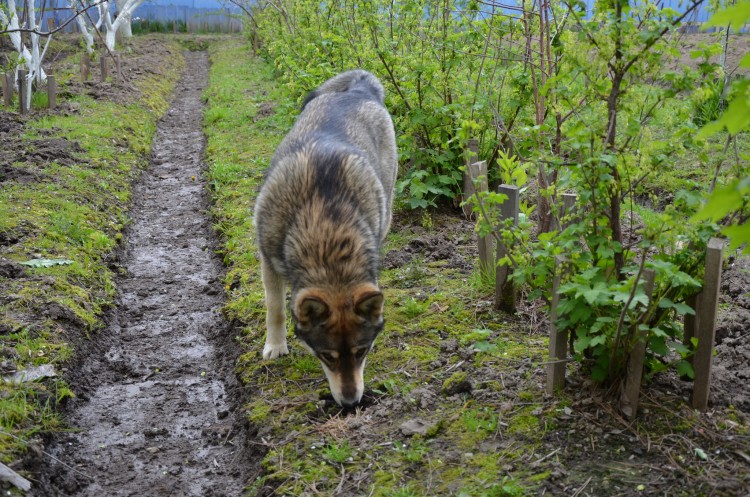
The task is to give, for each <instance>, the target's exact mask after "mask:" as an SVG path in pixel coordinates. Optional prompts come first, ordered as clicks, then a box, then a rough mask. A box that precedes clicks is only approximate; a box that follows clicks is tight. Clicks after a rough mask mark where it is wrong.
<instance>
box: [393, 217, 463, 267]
mask: <svg viewBox="0 0 750 497" xmlns="http://www.w3.org/2000/svg"><path fill="white" fill-rule="evenodd" d="M432 217H433V222H434V224H435V228H434V229H426V228H423V227H421V226H419V225H418V224H416V225H415V224H413V223H414V219H413V218H414V215H412V214H407V213H404V212H400V213H397V214H396V216H395V219H394V222H393V224H394V230H399V231H401V232H402V233H404V234H407V236H409V238H411V239H410V240H409V242H408V243H407V244H406V245H405V246H404V247H402V248H400V249H397V250H390V251H389V252H388V253H386V254H385V257H384V258H383V267H384V268H385V269H394V268H397V267H401V266H404V265H406V264H408V263H410V262H412V261H413V260H414V259H415V258H420V259H421V260H423V261H424V262H437V261H445V266H446V267H448V268H452V269H458V270H460V271H461V272H463V273H470V272H471V271H472V268H473V259H474V257H475V256H476V245H473V244H472V243H470V239H471V237H472V233H473V230H474V224H473V223H472V222H471V221H468V220H465V219H462V218H459V217H456V213H455V212H445V211H441V212H435V213H434V214H433V215H432ZM449 220H453V221H449ZM467 242H468V243H467Z"/></svg>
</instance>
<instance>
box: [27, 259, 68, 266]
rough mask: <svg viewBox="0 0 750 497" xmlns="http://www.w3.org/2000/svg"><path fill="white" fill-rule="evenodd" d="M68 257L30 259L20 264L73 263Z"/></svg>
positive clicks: (53, 264) (61, 264) (60, 264)
mask: <svg viewBox="0 0 750 497" xmlns="http://www.w3.org/2000/svg"><path fill="white" fill-rule="evenodd" d="M73 262H74V261H71V260H70V259H31V260H28V261H24V262H22V263H21V264H23V265H24V266H29V267H50V266H67V265H68V264H73Z"/></svg>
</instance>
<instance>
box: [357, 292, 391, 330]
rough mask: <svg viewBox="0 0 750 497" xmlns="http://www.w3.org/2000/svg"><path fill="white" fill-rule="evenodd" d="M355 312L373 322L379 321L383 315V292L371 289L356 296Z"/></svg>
mask: <svg viewBox="0 0 750 497" xmlns="http://www.w3.org/2000/svg"><path fill="white" fill-rule="evenodd" d="M356 299H357V300H356V301H355V304H354V312H355V313H356V314H357V315H358V316H360V317H362V318H364V319H366V320H367V321H369V322H371V323H377V322H379V321H380V320H381V319H382V317H383V300H384V299H383V292H381V291H380V290H371V291H367V292H363V293H361V294H359V295H357V296H356Z"/></svg>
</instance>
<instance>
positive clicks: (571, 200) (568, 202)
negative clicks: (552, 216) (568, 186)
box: [560, 193, 578, 229]
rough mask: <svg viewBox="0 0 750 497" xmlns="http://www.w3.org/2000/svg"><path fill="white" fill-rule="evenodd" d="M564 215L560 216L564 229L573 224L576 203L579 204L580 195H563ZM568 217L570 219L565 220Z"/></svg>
mask: <svg viewBox="0 0 750 497" xmlns="http://www.w3.org/2000/svg"><path fill="white" fill-rule="evenodd" d="M562 201H563V205H562V211H563V212H562V214H561V215H560V222H561V223H562V229H565V228H567V227H568V226H570V225H571V224H573V221H574V219H573V218H572V216H573V213H574V212H575V206H576V202H578V195H576V194H575V193H563V194H562ZM566 216H567V217H568V219H565V220H564V221H563V219H564V218H565V217H566Z"/></svg>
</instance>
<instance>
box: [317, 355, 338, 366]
mask: <svg viewBox="0 0 750 497" xmlns="http://www.w3.org/2000/svg"><path fill="white" fill-rule="evenodd" d="M318 357H320V358H321V359H323V361H325V362H327V363H328V364H332V363H334V362H336V358H335V357H333V355H331V354H329V353H328V352H321V353H320V354H318Z"/></svg>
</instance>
